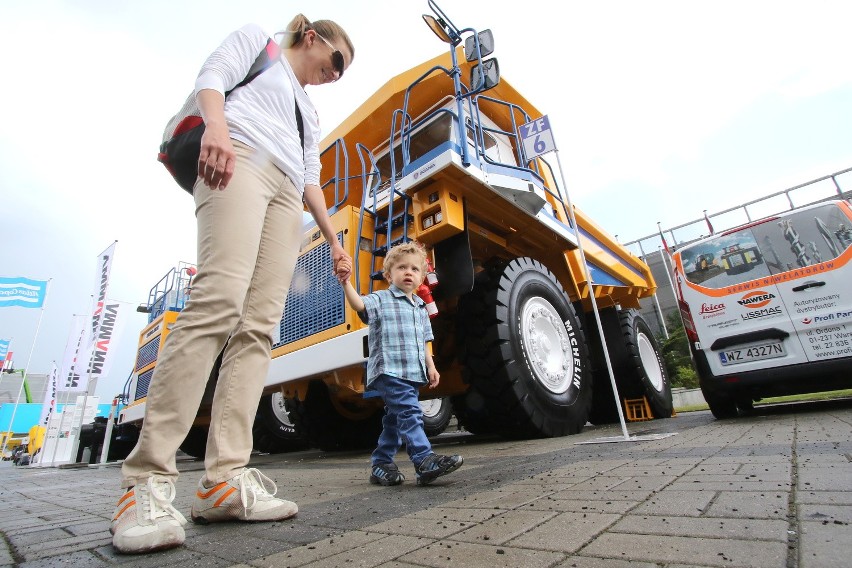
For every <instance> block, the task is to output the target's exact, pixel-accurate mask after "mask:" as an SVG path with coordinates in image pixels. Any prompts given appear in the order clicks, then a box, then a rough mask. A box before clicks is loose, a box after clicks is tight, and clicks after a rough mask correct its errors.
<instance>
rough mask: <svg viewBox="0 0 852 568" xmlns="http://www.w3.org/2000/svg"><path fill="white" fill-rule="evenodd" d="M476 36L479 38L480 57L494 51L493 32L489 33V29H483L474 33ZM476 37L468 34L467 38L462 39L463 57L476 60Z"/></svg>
mask: <svg viewBox="0 0 852 568" xmlns="http://www.w3.org/2000/svg"><path fill="white" fill-rule="evenodd" d="M476 38H479V51H480V53H479V55H480V57H488V56H489V55H491V54H492V53H494V34H492V33H491V30H483V31H481V32H479V33H478V34H477V35H476ZM476 38H475V37H474V36H468V37H467V39H465V40H464V57H465V59H467V60H468V61H476V60H477V59H478V57H477V56H476V41H475V40H476Z"/></svg>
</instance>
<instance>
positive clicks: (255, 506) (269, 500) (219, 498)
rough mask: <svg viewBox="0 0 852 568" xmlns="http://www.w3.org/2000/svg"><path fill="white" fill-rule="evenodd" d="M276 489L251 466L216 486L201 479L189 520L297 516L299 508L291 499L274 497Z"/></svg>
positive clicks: (211, 521) (203, 521)
mask: <svg viewBox="0 0 852 568" xmlns="http://www.w3.org/2000/svg"><path fill="white" fill-rule="evenodd" d="M267 487H269V489H271V490H272V491H271V492H270V491H269V489H267ZM277 492H278V487H276V485H275V483H274V482H273V481H272V480H271V479H269V478H268V477H266V476H265V475H263V474H262V473H260V472H259V471H258V470H256V469H254V468H244V469H243V470H242V472H240V473H239V474H238V475H236V476H234V477H232V478H231V479H229V480H228V481H223V482H222V483H219V484H218V485H216V486H215V487H209V488H208V487H205V486H204V484H203V479H202V480H199V482H198V491H197V492H196V493H195V502H194V503H193V504H192V520H193V521H195V522H196V523H201V524H205V525H206V524H207V523H217V522H220V521H281V520H284V519H289V518H290V517H294V516H296V513H298V512H299V507H298V506H297V505H296V504H295V503H293V502H292V501H285V500H284V499H277V498H275V493H277Z"/></svg>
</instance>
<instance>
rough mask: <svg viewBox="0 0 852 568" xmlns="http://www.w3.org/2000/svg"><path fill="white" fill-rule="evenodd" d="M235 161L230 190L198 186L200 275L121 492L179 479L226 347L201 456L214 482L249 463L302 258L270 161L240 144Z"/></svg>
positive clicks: (282, 184)
mask: <svg viewBox="0 0 852 568" xmlns="http://www.w3.org/2000/svg"><path fill="white" fill-rule="evenodd" d="M234 148H235V150H236V154H237V163H236V168H235V170H234V177H233V178H232V179H231V182H230V183H229V185H228V187H227V188H226V189H225V190H224V191H219V190H210V189H209V188H208V187H206V186H205V185H204V183H203V182H202V181H200V179H199V181H198V182H196V184H195V190H194V195H195V213H196V217H197V221H198V274H197V275H196V276H195V278H194V279H193V284H192V294H191V296H190V300H189V302H188V303H187V304H186V307H185V308H184V309H183V311H182V312H181V313H180V315H179V316H178V319H177V322H176V323H175V326H174V328H173V329H172V331H171V333H170V334H169V335H168V337H167V338H166V341H165V344H164V345H163V348H162V351H161V352H160V356H159V358H158V361H157V367H156V369H155V371H154V376H153V378H152V379H151V385H150V388H149V390H148V397H147V401H146V405H145V419H144V423H143V426H142V432H141V434H140V436H139V441H138V443H137V444H136V447H135V448H134V449H133V451H132V452H131V453H130V455H129V456H128V457H127V459H126V460H125V461H124V464H123V466H122V476H123V479H122V487H131V486H133V485H136V484H138V483H140V482H144V481H145V480H146V479H147V478H148V477H150V476H152V475H162V476H166V477H170V478H172V479H175V478H177V476H178V471H177V468H176V466H175V452H177V450H178V447H179V446H180V444H181V443H182V442H183V440H184V438H185V437H186V434H187V432H189V429H190V427H191V426H192V423H193V420H194V419H195V416H196V413H197V411H198V407H199V405H200V404H201V399H202V396H203V395H204V389H205V386H206V383H207V379H208V377H209V375H210V372H211V369H212V367H213V364H214V362H215V360H216V356H217V355H218V354H219V353H220V352H221V350H222V348H223V347H225V344H226V343H227V348H226V350H225V353H224V357H223V360H222V366H221V368H220V370H219V380H218V382H217V383H216V391H215V395H214V397H213V408H212V415H211V419H210V434H209V436H208V438H207V454H206V457H205V460H204V467H205V469H206V478H207V480H208V481H209V482H213V483H219V482H222V481H226V480H228V479H230V478H231V477H233V476H234V475H236V474H237V473H239V470H240V469H241V468H243V467H245V466H246V464H248V461H249V456H250V454H251V450H252V424H253V421H254V417H255V414H256V412H257V405H258V401H259V399H260V396H261V394H262V391H263V384H264V381H265V379H266V374H267V371H268V368H269V359H270V350H271V346H272V332H273V330H274V328H275V325H276V324H277V323H278V322H279V321H280V319H281V313H282V311H283V308H284V300H285V297H286V294H287V290H288V288H289V286H290V279H291V277H292V275H293V270H294V267H295V264H296V259H297V257H298V252H299V243H300V240H301V232H302V230H301V229H302V211H303V209H302V200H301V196H300V194H299V192H298V191H297V190H296V188H295V186H294V185H293V182H291V181H290V179H289V178H288V177H287V176H286V175H284V173H283V172H281V170H279V169H278V168H277V167H276V166H274V165H273V164H272V163H271V162H270V161H269V160H268V159H266V158H265V157H262V156H260V154H259V153H258V152H256V151H254V150H252V149H251V148H249V147H248V146H246V145H244V144H241V143H240V142H236V141H234Z"/></svg>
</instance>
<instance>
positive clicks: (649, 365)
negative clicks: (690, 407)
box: [637, 333, 665, 392]
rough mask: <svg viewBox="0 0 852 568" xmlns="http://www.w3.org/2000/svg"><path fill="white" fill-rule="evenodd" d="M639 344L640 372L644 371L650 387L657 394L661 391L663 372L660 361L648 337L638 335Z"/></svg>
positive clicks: (641, 334)
mask: <svg viewBox="0 0 852 568" xmlns="http://www.w3.org/2000/svg"><path fill="white" fill-rule="evenodd" d="M637 343H638V344H639V360H640V361H641V362H642V370H644V371H645V376H646V377H648V380H649V381H651V385H652V386H653V387H654V390H656V391H657V392H662V391H663V384H664V383H665V381H664V380H663V371H662V369H660V360H659V359H658V358H657V352H656V351H655V350H654V345H653V344H652V343H651V340H650V339H648V336H647V335H645V334H644V333H640V334H639V337H638V338H637Z"/></svg>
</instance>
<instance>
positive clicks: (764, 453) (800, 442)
mask: <svg viewBox="0 0 852 568" xmlns="http://www.w3.org/2000/svg"><path fill="white" fill-rule="evenodd" d="M628 431H629V434H630V437H631V441H625V440H624V437H623V434H622V430H621V427H620V425H618V424H616V425H613V426H606V427H592V426H587V428H586V429H585V430H584V431H583V432H582V433H581V434H578V435H576V436H568V437H564V438H554V439H544V440H528V441H508V440H503V439H496V438H482V437H476V436H471V435H469V434H466V433H463V432H462V433H457V432H456V433H445V434H443V435H441V436H440V437H438V438H436V439H435V441H434V442H435V449H436V451H438V452H440V453H460V454H462V455H464V458H465V464H464V466H463V467H462V468H461V469H459V470H458V471H457V472H455V473H453V474H451V475H449V476H447V477H444V478H440V479H439V480H438V481H436V482H435V483H434V484H433V485H431V486H428V487H416V486H415V485H414V483H413V478H414V472H413V468H412V467H411V465H410V464H409V463H402V460H400V466H401V469H402V471H403V472H404V473H405V474H406V475H407V476H408V478H409V480H408V481H407V482H406V483H404V484H403V485H401V486H398V487H389V488H383V487H378V486H374V485H370V484H369V483H368V482H367V478H368V476H369V467H368V462H369V453H368V452H346V453H326V452H320V451H317V450H310V451H304V452H297V453H291V454H279V455H256V456H253V458H252V463H251V464H250V465H251V467H258V468H259V469H261V470H262V471H263V472H264V473H266V474H267V475H268V476H269V477H271V478H272V479H274V480H275V482H276V483H277V484H278V487H279V495H281V496H284V497H286V498H288V499H292V500H294V501H296V502H297V503H299V506H300V512H299V515H298V517H297V518H296V519H293V520H290V521H284V522H279V523H251V524H249V523H227V524H218V525H208V526H201V525H193V524H192V523H191V522H190V523H189V525H188V526H187V530H186V533H187V539H186V543H185V545H184V546H183V547H181V548H178V549H175V550H171V551H166V552H161V553H156V554H151V555H143V556H124V555H118V554H116V553H115V552H114V551H113V549H112V546H111V544H110V542H111V538H110V535H109V532H108V528H109V519H110V517H111V515H112V513H113V508H114V506H115V502H116V500H117V498H118V497H119V496H120V489H119V471H118V468H117V467H115V466H112V467H88V468H63V469H60V468H55V469H50V468H45V469H41V468H30V467H14V466H12V465H11V464H10V463H9V462H2V465H0V535H2V539H3V543H2V546H0V565H15V566H20V567H27V568H29V567H52V566H61V565H74V566H82V567H85V566H105V565H121V566H122V567H127V568H132V567H153V566H157V567H160V566H181V567H185V566H205V567H208V566H210V567H216V566H223V567H240V568H243V567H297V566H317V567H336V566H347V567H352V568H354V567H361V566H363V567H381V568H404V567H408V568H411V567H417V566H420V567H424V566H428V567H450V566H453V567H462V566H463V567H465V568H477V567H485V568H496V567H501V566H506V567H512V568H514V567H524V568H526V567H530V568H534V567H542V568H545V567H547V568H556V567H559V568H564V567H588V568H597V567H601V568H603V567H614V568H618V567H628V566H629V567H631V568H645V567H660V566H664V567H673V568H676V567H685V566H720V567H736V566H742V567H750V568H751V567H758V568H760V567H767V568H768V567H773V568H774V567H789V568H796V567H801V568H829V567H835V566H836V567H841V566H843V567H848V566H850V565H852V562H851V561H850V558H852V529H850V523H852V400H850V399H845V400H841V401H831V402H819V403H816V402H812V403H804V404H796V405H776V406H772V407H758V408H757V410H756V411H755V413H754V414H752V415H750V416H747V417H741V418H738V419H735V420H727V421H717V420H714V419H713V417H712V416H711V415H710V413H709V412H692V413H682V414H680V415H678V416H676V417H675V418H672V419H668V420H656V421H653V422H638V423H630V424H628ZM662 434H673V435H670V436H668V437H664V438H663V437H661V435H662ZM634 437H635V439H634ZM652 437H656V438H658V439H646V438H652ZM605 439H618V441H615V442H610V443H600V442H603V441H604V440H605ZM584 442H586V443H584ZM588 442H593V443H588ZM179 469H180V471H181V477H180V479H179V480H178V482H177V484H176V486H177V490H178V498H177V499H176V500H175V505H176V506H177V507H178V509H180V510H181V511H183V512H184V513H185V514H187V516H188V513H189V507H190V504H191V498H192V495H193V493H194V490H195V485H196V483H197V480H198V478H199V476H200V475H201V474H202V470H203V466H202V464H201V463H200V462H198V461H195V460H190V459H184V460H182V461H180V465H179Z"/></svg>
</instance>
